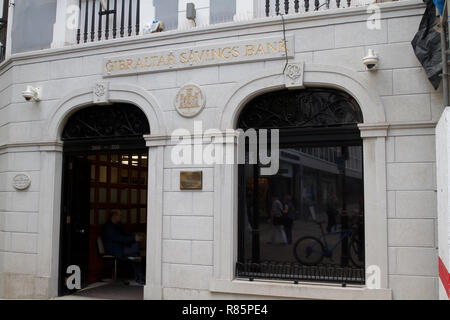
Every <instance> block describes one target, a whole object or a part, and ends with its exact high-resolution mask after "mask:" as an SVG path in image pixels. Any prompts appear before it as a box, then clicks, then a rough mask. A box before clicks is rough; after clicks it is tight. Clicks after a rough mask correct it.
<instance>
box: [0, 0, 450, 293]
mask: <svg viewBox="0 0 450 320" xmlns="http://www.w3.org/2000/svg"><path fill="white" fill-rule="evenodd" d="M380 8H381V19H382V20H381V29H380V30H368V29H367V28H366V20H367V17H368V15H367V12H366V7H359V8H348V9H347V8H346V9H338V10H329V11H323V12H319V13H309V14H304V15H298V16H296V15H293V16H288V17H286V33H287V35H292V36H294V41H295V58H293V59H291V61H297V62H304V85H305V86H306V87H314V86H321V87H323V86H326V87H330V88H339V89H342V90H344V91H347V92H348V93H349V94H351V95H352V96H354V97H355V98H356V100H357V101H358V103H359V105H360V107H361V109H362V112H363V116H364V123H363V124H361V125H360V128H361V132H362V137H363V146H364V180H365V217H366V221H365V233H366V234H365V236H366V265H367V266H369V265H377V266H379V267H380V270H381V289H373V290H370V289H368V288H365V287H347V288H340V287H337V286H331V285H330V286H327V285H307V284H299V285H293V284H285V283H270V282H252V283H249V282H245V281H238V280H234V273H233V270H234V264H235V262H236V260H235V259H236V251H237V235H236V234H237V219H236V216H237V169H236V167H234V166H231V165H215V166H201V167H198V166H195V165H193V166H191V168H195V169H201V170H203V184H204V187H203V190H202V191H201V192H186V191H183V192H181V191H180V189H179V172H180V170H182V169H183V168H185V167H181V166H176V165H174V164H173V163H172V162H171V159H170V152H171V148H172V146H171V145H170V138H169V136H170V133H171V132H172V131H173V130H175V129H177V128H186V129H188V130H191V131H193V119H187V118H183V117H181V116H180V115H179V114H178V113H177V111H176V110H175V108H174V105H173V101H174V97H175V95H176V93H177V91H178V90H179V88H181V87H182V86H183V85H185V84H186V83H189V82H192V83H195V84H197V85H199V86H200V87H201V88H202V90H203V91H204V92H205V95H206V106H205V108H204V110H203V111H202V112H201V113H200V114H199V115H198V116H197V117H195V120H202V121H203V126H204V129H208V128H219V129H220V130H225V129H228V128H234V125H235V123H236V121H237V117H238V115H239V111H240V110H241V109H242V108H243V106H244V105H245V103H246V102H247V101H248V100H249V99H250V98H251V97H253V96H255V95H256V94H260V93H263V92H268V91H271V90H277V89H282V88H284V87H285V78H284V75H283V68H284V64H285V61H283V60H275V61H262V62H261V61H259V62H246V63H239V64H230V65H218V66H210V67H202V68H193V69H186V70H184V69H183V70H178V71H165V72H159V73H150V74H136V75H127V76H123V77H111V78H108V79H104V78H103V67H102V66H103V64H102V61H103V59H104V57H107V56H115V55H117V54H118V53H119V55H127V54H130V55H132V54H136V53H141V52H152V51H161V50H168V49H174V50H175V49H177V48H184V47H189V46H191V47H195V46H203V45H208V44H212V43H222V42H229V41H237V40H248V39H258V38H263V37H270V36H278V37H280V36H282V24H281V20H280V18H277V17H274V18H265V19H258V20H253V21H248V22H240V23H233V24H226V25H217V26H210V27H208V28H203V29H198V30H193V31H176V32H170V33H167V34H164V33H161V34H157V35H150V36H141V37H137V38H132V39H120V40H114V41H108V42H100V43H93V44H87V45H80V46H73V47H67V48H60V49H48V50H42V51H35V52H30V53H23V54H16V55H13V56H12V57H11V58H10V59H9V60H7V61H6V62H5V63H3V64H2V65H0V297H12V298H14V297H25V298H30V297H35V298H36V297H37V298H46V297H54V296H55V295H57V285H58V261H59V230H60V202H61V201H60V199H61V175H62V143H61V140H60V135H61V132H62V129H63V127H64V124H65V121H66V120H67V119H68V117H69V116H70V115H71V114H72V113H73V111H74V110H77V109H79V108H82V107H84V106H86V105H89V104H92V103H93V97H92V90H93V87H94V86H95V84H96V83H98V82H104V81H107V82H109V99H110V101H121V102H129V103H132V104H135V105H137V106H139V107H140V108H141V109H142V110H143V111H144V112H145V114H146V115H147V117H148V120H149V123H150V127H151V135H150V136H148V137H146V140H147V145H148V146H149V159H150V162H149V177H150V179H149V192H148V203H149V208H148V212H149V214H148V219H149V221H151V222H152V223H149V224H148V239H147V248H148V255H147V256H148V257H149V259H148V260H149V261H148V264H147V270H146V273H147V285H146V287H145V290H144V292H145V298H146V299H178V298H192V299H197V298H207V299H210V298H211V299H214V298H225V299H228V298H233V299H237V298H256V299H260V298H267V297H268V298H317V299H370V298H375V299H390V298H393V299H437V298H438V287H439V278H438V252H437V242H438V240H437V239H438V238H437V200H436V157H435V154H436V148H435V127H436V123H437V121H438V120H439V118H440V116H441V114H442V111H443V107H442V99H441V96H442V91H441V90H438V91H435V90H434V89H433V88H432V86H431V85H430V84H429V82H428V80H427V78H426V76H425V72H424V71H423V69H422V67H421V65H420V63H419V62H418V60H417V59H416V57H415V55H414V53H413V50H412V47H411V44H410V42H411V40H412V38H413V36H414V34H415V32H416V31H417V29H418V26H419V22H420V19H421V17H422V14H423V12H424V8H425V6H424V5H423V3H422V1H420V0H407V1H398V2H393V3H383V4H381V5H380ZM369 48H372V49H374V50H375V52H376V53H377V54H378V56H379V57H380V63H379V67H378V70H377V71H373V72H368V71H367V70H366V68H365V66H364V64H363V63H362V58H363V57H364V56H365V55H366V54H367V51H368V49H369ZM27 85H32V86H38V87H41V88H42V89H43V97H42V101H41V102H39V103H32V102H25V101H24V99H23V97H22V91H24V90H25V88H26V86H27ZM18 173H26V174H27V175H29V176H30V178H31V185H30V187H29V189H27V190H24V191H18V190H16V189H14V187H13V186H12V180H13V177H14V176H15V175H16V174H18Z"/></svg>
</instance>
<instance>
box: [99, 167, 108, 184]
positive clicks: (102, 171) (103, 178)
mask: <svg viewBox="0 0 450 320" xmlns="http://www.w3.org/2000/svg"><path fill="white" fill-rule="evenodd" d="M99 182H101V183H106V182H108V167H106V166H100V167H99Z"/></svg>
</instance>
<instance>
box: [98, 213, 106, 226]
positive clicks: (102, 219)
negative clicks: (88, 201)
mask: <svg viewBox="0 0 450 320" xmlns="http://www.w3.org/2000/svg"><path fill="white" fill-rule="evenodd" d="M105 222H106V209H100V210H98V224H105Z"/></svg>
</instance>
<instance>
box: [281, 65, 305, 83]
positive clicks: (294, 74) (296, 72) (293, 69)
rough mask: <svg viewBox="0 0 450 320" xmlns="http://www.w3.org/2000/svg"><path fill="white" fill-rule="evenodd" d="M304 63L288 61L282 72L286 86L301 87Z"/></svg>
mask: <svg viewBox="0 0 450 320" xmlns="http://www.w3.org/2000/svg"><path fill="white" fill-rule="evenodd" d="M303 73H304V63H303V62H302V63H290V64H288V65H287V67H286V71H285V73H284V77H285V81H286V88H288V89H302V88H304V85H303Z"/></svg>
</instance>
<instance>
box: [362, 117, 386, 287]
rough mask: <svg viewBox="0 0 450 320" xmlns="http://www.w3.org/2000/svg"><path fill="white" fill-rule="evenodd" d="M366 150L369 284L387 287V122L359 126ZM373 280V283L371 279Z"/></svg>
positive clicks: (366, 244) (365, 222)
mask: <svg viewBox="0 0 450 320" xmlns="http://www.w3.org/2000/svg"><path fill="white" fill-rule="evenodd" d="M359 128H360V130H361V137H362V138H363V153H364V155H363V156H364V233H365V259H366V261H365V266H366V270H367V271H368V273H367V274H366V284H367V285H368V286H369V287H371V286H374V287H372V288H376V286H377V285H379V286H380V287H379V288H378V289H384V288H388V271H389V270H388V235H387V232H388V229H387V228H388V226H387V189H386V136H387V128H388V126H387V125H386V124H377V125H370V124H369V125H367V124H362V125H360V126H359ZM369 282H370V283H369Z"/></svg>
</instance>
